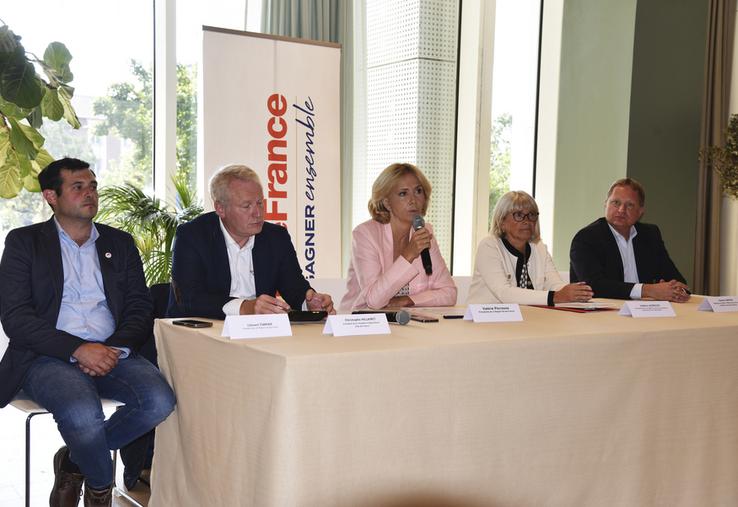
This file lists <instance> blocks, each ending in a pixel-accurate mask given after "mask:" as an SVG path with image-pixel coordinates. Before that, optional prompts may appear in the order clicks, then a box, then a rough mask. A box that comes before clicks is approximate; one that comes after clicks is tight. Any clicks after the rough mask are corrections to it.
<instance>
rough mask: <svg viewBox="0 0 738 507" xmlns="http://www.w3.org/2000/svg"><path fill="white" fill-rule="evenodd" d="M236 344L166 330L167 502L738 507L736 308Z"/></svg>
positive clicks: (160, 339)
mask: <svg viewBox="0 0 738 507" xmlns="http://www.w3.org/2000/svg"><path fill="white" fill-rule="evenodd" d="M701 300H702V299H701V298H700V297H697V296H695V297H692V299H691V301H690V302H688V303H686V304H681V305H674V309H675V311H676V317H673V318H650V319H635V318H631V317H625V316H620V315H618V312H616V311H605V312H591V313H586V314H581V313H571V312H564V311H557V310H551V309H545V308H536V307H525V306H523V307H521V310H522V314H523V317H524V321H523V322H507V323H486V324H475V323H473V322H469V321H461V320H441V321H440V322H438V323H417V322H411V323H410V324H408V325H407V326H398V325H392V326H390V327H391V331H392V333H391V334H390V335H379V336H354V337H343V338H340V337H333V336H327V335H323V334H322V330H323V326H322V325H315V324H312V325H293V326H292V333H293V336H292V337H286V338H269V339H258V340H230V339H228V338H223V337H221V336H220V334H221V330H222V322H216V323H215V325H214V326H213V327H212V328H207V329H187V328H182V327H179V326H174V325H172V324H171V321H169V320H159V321H157V324H156V329H155V334H156V343H157V347H158V350H159V362H160V365H161V368H162V371H163V372H164V374H165V375H166V377H167V379H168V380H169V381H170V382H171V384H172V386H173V387H174V390H175V392H176V395H177V407H176V409H175V411H174V412H173V414H172V415H171V416H170V417H169V418H168V419H167V420H166V421H165V422H164V423H163V424H162V425H161V426H160V427H159V428H158V429H157V434H156V450H155V457H154V470H153V477H152V478H153V484H152V496H151V501H150V504H149V505H151V506H154V507H161V506H166V507H169V506H198V507H200V506H224V507H226V506H227V507H232V506H241V505H244V506H246V505H253V506H260V507H261V506H280V507H282V506H321V507H322V506H359V507H363V506H393V507H395V506H396V507H400V506H402V507H404V506H416V505H424V506H436V507H440V506H455V507H457V506H458V507H477V506H498V507H499V506H566V507H571V506H656V505H658V506H670V507H671V506H690V507H691V506H736V505H738V313H712V312H703V311H698V310H697V306H698V304H699V303H700V302H701Z"/></svg>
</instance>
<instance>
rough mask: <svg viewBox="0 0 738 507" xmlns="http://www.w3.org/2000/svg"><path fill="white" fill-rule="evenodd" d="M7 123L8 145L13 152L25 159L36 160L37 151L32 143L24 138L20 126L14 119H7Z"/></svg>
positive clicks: (24, 135)
mask: <svg viewBox="0 0 738 507" xmlns="http://www.w3.org/2000/svg"><path fill="white" fill-rule="evenodd" d="M8 121H9V122H10V144H11V145H12V146H13V150H15V151H16V153H18V154H19V155H22V156H24V157H26V158H36V154H37V153H38V150H37V149H36V147H35V146H34V145H33V141H32V140H31V139H29V138H28V137H26V134H25V133H24V132H23V129H21V126H20V124H19V123H18V122H17V121H16V120H15V119H13V118H8ZM31 128H33V127H31ZM34 130H35V129H34Z"/></svg>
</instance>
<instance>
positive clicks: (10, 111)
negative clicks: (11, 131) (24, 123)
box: [0, 96, 32, 120]
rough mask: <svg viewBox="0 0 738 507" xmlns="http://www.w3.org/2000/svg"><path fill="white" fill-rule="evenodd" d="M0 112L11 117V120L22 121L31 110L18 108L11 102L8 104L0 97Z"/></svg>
mask: <svg viewBox="0 0 738 507" xmlns="http://www.w3.org/2000/svg"><path fill="white" fill-rule="evenodd" d="M0 111H1V112H2V113H3V114H4V115H5V116H12V117H13V118H15V119H17V120H22V119H23V118H25V117H27V116H28V115H29V114H31V111H32V109H26V108H23V107H18V106H16V105H15V104H13V103H12V102H8V101H7V100H5V99H4V98H2V97H1V96H0Z"/></svg>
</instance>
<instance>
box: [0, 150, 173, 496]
mask: <svg viewBox="0 0 738 507" xmlns="http://www.w3.org/2000/svg"><path fill="white" fill-rule="evenodd" d="M39 183H40V184H41V189H42V191H43V195H44V198H45V199H46V201H47V202H48V203H49V205H50V206H51V207H52V209H53V210H54V217H53V218H52V219H51V220H49V221H47V222H44V223H39V224H34V225H31V226H28V227H22V228H19V229H15V230H13V231H11V232H10V233H9V234H8V236H7V238H6V241H5V250H4V252H3V256H2V261H1V262H0V279H1V280H2V281H3V282H2V283H3V294H2V301H1V302H0V318H2V324H3V328H4V330H5V333H6V334H7V335H8V338H9V345H8V349H7V350H6V352H5V355H4V356H3V358H2V361H0V406H4V405H6V404H7V403H8V402H9V401H10V400H11V399H12V398H13V397H14V396H15V395H16V394H18V392H19V391H20V390H21V389H23V391H24V394H25V395H27V396H28V397H30V398H31V399H32V400H34V401H36V402H37V403H38V404H39V405H41V406H43V407H44V408H46V409H47V410H48V411H50V412H51V413H52V414H53V415H54V418H55V420H56V421H57V425H58V427H59V432H60V433H61V435H62V438H64V441H65V443H66V444H67V445H66V446H65V447H62V448H61V449H60V450H59V451H58V452H57V454H56V455H55V456H54V472H55V474H56V480H55V482H54V487H53V489H52V493H51V498H50V503H51V505H61V506H67V505H69V506H71V505H74V506H76V505H77V503H78V501H79V496H80V493H81V488H82V482H83V481H84V483H85V505H88V504H89V505H110V501H111V487H112V484H111V480H112V479H113V476H112V474H113V467H112V461H111V458H110V449H118V448H120V447H121V446H123V445H125V444H127V443H128V442H130V441H132V440H133V439H135V438H137V437H139V436H140V435H142V434H144V433H146V432H148V431H149V430H150V429H151V428H153V427H154V426H156V425H157V424H158V423H159V422H161V421H162V420H163V419H164V418H166V416H167V415H168V414H169V413H170V412H171V411H172V409H173V407H174V395H173V393H172V390H171V388H170V387H169V385H168V384H167V383H166V381H165V380H164V379H163V377H162V376H161V374H160V373H159V371H158V370H157V369H156V368H155V367H154V366H152V365H151V363H149V362H148V361H146V360H145V359H142V358H139V357H137V356H136V350H137V348H138V347H139V345H140V344H141V343H143V341H144V340H146V338H147V337H148V336H149V334H150V333H151V327H152V318H151V308H152V307H151V300H150V298H149V295H148V290H147V288H146V283H145V280H144V276H143V269H142V266H141V259H140V257H139V255H138V251H137V250H136V247H135V245H134V242H133V238H132V237H131V236H130V235H129V234H127V233H125V232H122V231H119V230H117V229H114V228H112V227H108V226H105V225H102V224H94V223H93V221H92V219H93V218H94V216H95V215H96V214H97V205H98V199H97V181H96V180H95V175H94V173H93V172H92V171H91V170H90V169H89V165H88V164H87V163H86V162H83V161H81V160H77V159H69V158H67V159H61V160H58V161H55V162H53V163H51V164H49V166H48V167H46V168H45V169H44V170H43V171H42V172H41V173H40V174H39ZM100 398H112V399H115V400H118V401H121V402H123V403H125V406H124V407H122V408H121V409H120V410H118V411H117V412H116V413H115V414H114V415H113V416H111V417H110V419H109V420H108V421H105V420H104V419H105V417H104V414H103V413H102V410H101V407H100ZM88 497H89V501H88Z"/></svg>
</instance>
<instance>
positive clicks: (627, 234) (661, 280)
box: [569, 178, 689, 302]
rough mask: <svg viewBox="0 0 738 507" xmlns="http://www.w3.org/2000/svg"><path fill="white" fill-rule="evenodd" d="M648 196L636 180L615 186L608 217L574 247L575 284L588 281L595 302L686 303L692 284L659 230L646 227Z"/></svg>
mask: <svg viewBox="0 0 738 507" xmlns="http://www.w3.org/2000/svg"><path fill="white" fill-rule="evenodd" d="M645 200H646V194H645V191H644V189H643V187H642V186H641V184H640V183H638V182H637V181H636V180H634V179H632V178H623V179H620V180H617V181H616V182H615V183H613V184H612V185H611V186H610V190H609V191H608V193H607V199H606V200H605V217H604V218H599V219H597V220H595V221H594V222H592V223H591V224H589V225H588V226H587V227H585V228H584V229H581V230H580V231H579V232H577V234H576V235H575V236H574V239H573V240H572V242H571V249H570V252H569V257H570V261H571V269H570V271H569V276H570V278H571V281H572V282H576V281H585V282H587V283H588V284H589V285H590V286H591V287H592V289H593V290H594V297H601V298H615V299H641V298H649V299H655V300H661V301H672V302H684V301H687V300H688V299H689V290H688V288H687V285H686V281H685V279H684V277H683V276H682V274H681V273H680V272H679V270H678V269H677V267H676V266H675V265H674V262H673V261H672V260H671V257H669V253H668V252H667V251H666V247H665V246H664V241H663V239H661V232H660V231H659V228H658V227H657V226H656V225H652V224H644V223H641V222H640V219H641V217H642V216H643V213H644V212H645V207H644V206H645Z"/></svg>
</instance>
